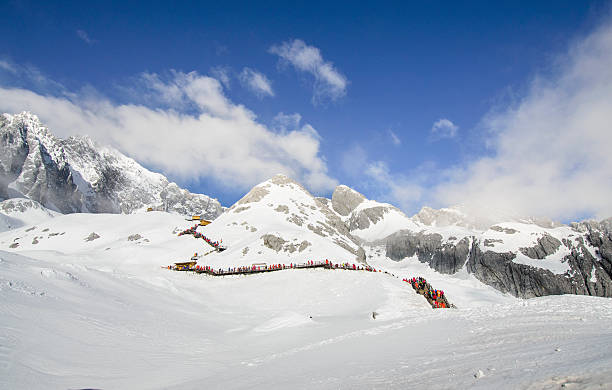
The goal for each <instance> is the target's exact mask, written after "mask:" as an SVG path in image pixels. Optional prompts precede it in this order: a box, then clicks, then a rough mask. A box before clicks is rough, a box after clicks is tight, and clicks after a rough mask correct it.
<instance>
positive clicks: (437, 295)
mask: <svg viewBox="0 0 612 390" xmlns="http://www.w3.org/2000/svg"><path fill="white" fill-rule="evenodd" d="M404 282H406V283H410V285H412V288H413V289H414V290H415V291H416V292H417V294H421V295H423V296H424V297H425V299H427V301H428V302H429V304H430V305H431V307H433V308H448V307H450V305H449V304H448V301H447V300H446V296H445V295H444V291H442V290H436V289H434V288H433V287H432V286H431V285H430V284H429V283H427V280H425V278H422V277H418V278H412V279H404Z"/></svg>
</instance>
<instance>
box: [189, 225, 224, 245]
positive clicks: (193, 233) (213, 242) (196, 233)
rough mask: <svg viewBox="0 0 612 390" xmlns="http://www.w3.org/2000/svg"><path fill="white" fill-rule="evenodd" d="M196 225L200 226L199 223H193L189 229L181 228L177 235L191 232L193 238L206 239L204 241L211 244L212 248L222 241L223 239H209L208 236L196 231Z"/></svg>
mask: <svg viewBox="0 0 612 390" xmlns="http://www.w3.org/2000/svg"><path fill="white" fill-rule="evenodd" d="M198 226H200V225H194V226H192V227H190V228H189V229H186V230H183V231H182V232H180V233H179V234H178V235H179V236H182V235H184V234H191V235H192V236H194V237H195V238H201V239H203V240H204V241H206V243H207V244H208V245H210V246H212V247H213V248H219V246H220V245H221V244H222V243H223V240H220V241H213V240H211V239H210V238H208V237H206V236H205V235H203V234H202V233H200V232H198V230H197V229H198Z"/></svg>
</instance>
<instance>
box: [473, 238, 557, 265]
mask: <svg viewBox="0 0 612 390" xmlns="http://www.w3.org/2000/svg"><path fill="white" fill-rule="evenodd" d="M486 245H487V244H486V243H485V246H486ZM560 246H561V241H559V240H557V239H556V238H554V237H552V236H551V235H548V234H545V235H544V236H542V237H540V238H538V243H537V245H536V246H533V247H529V248H519V250H520V251H521V253H522V254H524V255H525V256H527V257H531V258H532V259H543V258H545V257H546V256H548V255H552V254H553V253H555V252H556V251H557V250H558V249H559V247H560Z"/></svg>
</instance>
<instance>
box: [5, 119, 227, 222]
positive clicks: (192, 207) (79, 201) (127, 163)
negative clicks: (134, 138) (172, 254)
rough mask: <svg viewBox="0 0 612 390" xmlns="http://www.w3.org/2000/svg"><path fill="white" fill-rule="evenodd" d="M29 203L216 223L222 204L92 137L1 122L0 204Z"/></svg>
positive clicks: (38, 125) (28, 121) (37, 123)
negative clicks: (153, 212) (151, 211)
mask: <svg viewBox="0 0 612 390" xmlns="http://www.w3.org/2000/svg"><path fill="white" fill-rule="evenodd" d="M14 197H26V198H29V199H32V200H35V201H37V202H40V203H41V204H42V205H44V206H45V207H47V208H49V209H52V210H56V211H59V212H62V213H75V212H91V213H132V212H134V211H136V210H139V209H143V208H147V207H153V208H155V209H161V210H165V211H172V212H176V213H180V214H184V215H196V214H197V215H202V216H203V217H205V218H207V219H214V218H216V217H217V216H218V215H219V214H221V212H222V208H221V205H220V204H219V202H218V201H217V200H216V199H212V198H210V197H208V196H206V195H200V194H192V193H190V192H189V191H187V190H184V189H181V188H179V187H178V186H177V185H176V184H175V183H170V182H169V181H168V180H167V179H166V178H165V177H164V176H163V175H161V174H157V173H153V172H150V171H148V170H147V169H145V168H143V167H142V166H141V165H139V164H138V163H137V162H136V161H134V160H132V159H131V158H128V157H126V156H124V155H123V154H121V153H120V152H119V151H117V150H115V149H112V148H109V147H101V146H99V145H97V144H95V143H94V142H93V141H92V140H91V139H89V138H87V137H70V138H68V139H65V140H63V139H59V138H56V137H54V136H53V135H52V134H51V133H50V132H49V130H48V129H47V128H46V127H44V126H43V125H42V124H41V123H40V121H39V120H38V118H37V117H36V116H35V115H32V114H30V113H27V112H24V113H21V114H18V115H9V114H3V115H2V116H0V199H8V198H14Z"/></svg>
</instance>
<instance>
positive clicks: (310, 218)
mask: <svg viewBox="0 0 612 390" xmlns="http://www.w3.org/2000/svg"><path fill="white" fill-rule="evenodd" d="M205 231H206V232H207V233H205V234H207V235H210V236H211V237H213V238H215V237H222V238H223V240H224V243H225V242H227V243H228V250H227V251H225V252H223V254H222V255H221V256H219V258H220V259H222V258H225V257H227V256H230V258H232V259H239V261H242V262H245V263H247V264H250V263H251V262H258V261H259V262H260V261H271V260H272V259H274V258H279V259H280V258H282V257H283V256H285V258H286V257H287V256H290V257H291V258H292V259H295V261H297V260H298V259H299V260H308V259H312V256H313V254H315V253H318V254H323V256H324V257H326V258H329V259H334V261H351V262H353V261H365V254H364V251H363V249H362V248H361V247H360V246H359V244H358V243H357V240H356V239H355V238H354V237H353V236H352V235H351V234H350V232H349V230H348V227H347V226H346V224H345V223H344V221H342V220H341V219H340V217H338V215H337V214H336V213H334V212H333V211H332V210H331V209H330V208H329V207H328V205H327V204H326V202H324V201H321V200H319V199H318V198H315V197H314V196H313V195H312V194H311V193H310V192H308V190H306V189H305V188H304V187H303V186H302V185H300V184H299V183H297V182H296V181H294V180H293V179H291V178H289V177H287V176H285V175H276V176H274V177H272V178H270V179H269V180H266V181H264V182H263V183H260V184H258V185H256V186H255V187H253V188H252V189H251V190H250V191H249V192H248V193H247V194H246V195H245V196H244V197H243V198H242V199H240V200H239V201H238V202H236V203H235V204H234V205H233V206H232V207H230V208H229V209H228V211H227V212H226V213H224V214H223V215H221V216H220V217H219V218H218V219H217V220H215V222H214V223H212V224H211V225H208V226H207V227H206V228H205ZM319 256H321V255H319ZM212 259H213V258H211V260H212Z"/></svg>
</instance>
